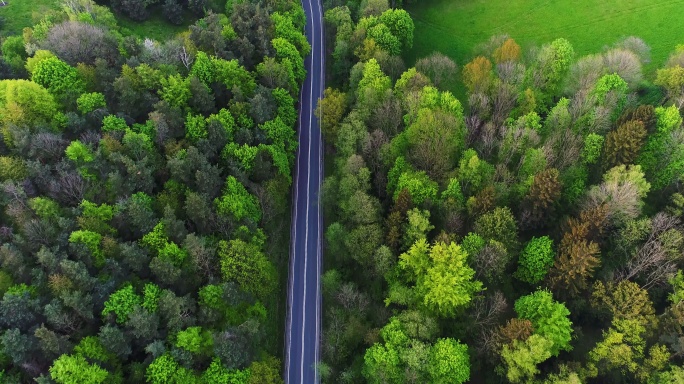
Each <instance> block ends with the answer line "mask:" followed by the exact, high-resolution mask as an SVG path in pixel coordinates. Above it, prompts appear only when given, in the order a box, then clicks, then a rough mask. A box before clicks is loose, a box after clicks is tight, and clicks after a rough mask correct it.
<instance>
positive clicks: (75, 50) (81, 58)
mask: <svg viewBox="0 0 684 384" xmlns="http://www.w3.org/2000/svg"><path fill="white" fill-rule="evenodd" d="M41 46H42V47H43V48H44V49H47V50H49V51H51V52H54V53H55V54H56V55H57V57H59V58H60V59H62V60H64V61H66V62H67V63H69V64H70V65H76V64H78V63H85V64H89V65H93V64H95V60H96V59H97V58H102V59H104V60H106V61H108V62H109V63H113V62H115V61H117V60H118V58H119V51H118V48H117V43H116V40H115V39H114V38H113V37H112V36H110V35H109V33H107V32H106V31H105V30H104V29H102V28H100V27H96V26H94V25H90V24H85V23H78V22H75V21H65V22H63V23H60V24H57V25H55V26H54V27H52V28H51V29H50V32H49V33H48V37H47V38H46V39H45V40H44V41H43V42H42V43H41Z"/></svg>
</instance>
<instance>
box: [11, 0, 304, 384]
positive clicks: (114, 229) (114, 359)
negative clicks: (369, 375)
mask: <svg viewBox="0 0 684 384" xmlns="http://www.w3.org/2000/svg"><path fill="white" fill-rule="evenodd" d="M8 3H9V5H7V7H12V6H13V5H14V2H12V1H10V2H8ZM19 3H20V2H17V4H19ZM155 3H156V4H155ZM181 3H182V4H184V6H183V7H182V8H180V4H181ZM169 4H171V5H169ZM174 4H175V6H173V5H174ZM110 5H111V9H110V8H108V7H107V6H103V5H98V4H96V3H94V2H93V1H91V0H65V1H63V2H62V3H61V5H60V6H59V7H58V8H56V9H52V10H50V11H47V12H45V13H44V14H42V15H41V16H40V17H39V18H38V19H37V21H36V22H35V23H34V24H33V25H32V26H31V27H27V28H24V29H23V33H20V34H8V35H7V36H6V37H5V38H4V39H2V46H1V48H2V49H1V50H2V57H1V59H0V135H1V136H2V140H0V208H1V209H0V244H1V245H0V297H1V300H0V382H2V383H28V382H37V383H45V384H47V383H60V384H75V383H88V384H90V383H93V384H94V383H107V384H110V383H124V382H130V383H144V382H146V383H155V384H162V383H163V384H168V383H183V384H187V383H191V384H192V383H207V384H209V383H217V384H218V383H222V384H223V383H232V384H248V383H249V384H262V383H282V379H281V362H280V356H281V354H282V339H283V337H282V327H283V324H284V321H285V320H284V318H283V313H284V305H285V304H284V300H283V299H282V297H281V296H282V295H283V292H284V288H283V285H284V281H285V280H286V273H285V276H283V273H282V271H283V268H285V270H286V268H287V258H288V255H287V249H288V241H289V237H288V233H289V231H288V228H289V194H288V191H289V187H290V185H291V183H292V175H291V173H292V172H291V169H292V166H293V159H294V155H295V151H296V147H297V141H296V132H295V130H294V126H295V122H296V118H297V111H296V99H297V98H298V94H299V88H300V86H301V83H302V81H303V79H304V76H305V72H304V64H303V57H305V56H306V55H307V54H308V52H309V50H310V47H309V44H308V42H307V41H306V38H305V37H304V35H303V30H304V21H305V18H304V17H305V16H304V11H303V9H302V7H301V5H300V4H299V2H297V1H292V0H279V1H269V2H261V1H253V2H249V1H232V2H231V1H229V2H228V4H226V6H225V10H224V9H223V6H221V9H220V11H217V12H212V11H211V9H210V8H209V5H208V4H207V3H206V2H204V1H197V0H193V1H190V2H188V3H186V2H177V1H166V2H165V3H164V4H161V3H159V2H155V1H133V0H117V1H114V0H113V1H111V4H110ZM148 6H149V10H150V12H158V11H159V10H160V7H161V10H162V11H163V12H164V14H165V15H166V16H169V15H172V13H169V12H170V11H171V10H174V9H176V10H178V9H180V10H179V12H182V14H183V15H185V16H186V17H187V18H186V19H185V21H186V22H189V23H190V24H189V26H188V27H187V28H186V29H185V31H183V32H182V33H179V34H171V33H169V34H167V38H166V39H164V40H161V41H157V40H153V39H150V38H141V37H139V36H137V35H135V34H133V33H131V31H130V30H128V29H126V28H122V27H120V26H119V24H118V20H119V19H122V18H123V17H125V16H126V15H129V16H134V15H135V16H136V17H138V18H139V19H142V18H146V17H147V16H149V15H148V14H147V13H146V12H147V11H148V8H147V7H148ZM135 7H138V8H135ZM141 7H142V8H141ZM7 9H10V8H7ZM112 10H113V12H116V13H112ZM122 20H123V19H122ZM169 20H170V21H171V22H174V23H175V22H176V21H177V20H173V19H172V18H171V17H169ZM169 25H170V24H169ZM3 34H4V33H3Z"/></svg>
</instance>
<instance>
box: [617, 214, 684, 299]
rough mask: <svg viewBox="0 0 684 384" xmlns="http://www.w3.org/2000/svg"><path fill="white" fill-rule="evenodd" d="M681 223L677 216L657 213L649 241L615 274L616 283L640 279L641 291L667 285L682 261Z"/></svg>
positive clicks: (652, 223)
mask: <svg viewBox="0 0 684 384" xmlns="http://www.w3.org/2000/svg"><path fill="white" fill-rule="evenodd" d="M680 224H681V223H680V222H679V219H677V218H676V217H673V216H670V215H668V214H665V213H663V212H659V213H657V214H656V215H655V216H654V217H653V219H651V231H650V233H649V235H648V238H647V239H646V241H645V242H644V243H643V244H642V245H641V247H639V249H638V250H637V251H636V253H634V255H632V258H631V259H630V260H629V261H628V262H627V265H626V266H625V267H624V268H622V269H620V270H618V271H617V272H616V274H615V280H616V281H622V280H639V281H640V282H642V284H640V285H641V287H642V288H644V289H649V288H651V287H653V286H656V285H661V286H664V285H667V284H668V280H669V279H670V278H672V276H674V275H675V273H676V272H677V263H678V262H679V261H681V260H682V259H683V258H684V253H683V252H682V251H683V250H684V236H682V233H681V231H680Z"/></svg>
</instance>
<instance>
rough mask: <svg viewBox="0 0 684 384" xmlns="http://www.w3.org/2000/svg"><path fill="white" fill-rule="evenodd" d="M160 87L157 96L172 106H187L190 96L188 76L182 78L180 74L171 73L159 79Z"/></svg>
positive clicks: (182, 107) (181, 107)
mask: <svg viewBox="0 0 684 384" xmlns="http://www.w3.org/2000/svg"><path fill="white" fill-rule="evenodd" d="M160 83H161V86H162V89H161V90H159V97H161V98H162V100H164V101H166V102H167V103H169V105H171V106H172V107H176V108H180V109H184V108H187V105H188V101H189V100H190V97H191V96H192V93H191V92H190V78H188V77H186V78H183V77H182V76H181V75H173V76H169V77H166V78H161V80H160Z"/></svg>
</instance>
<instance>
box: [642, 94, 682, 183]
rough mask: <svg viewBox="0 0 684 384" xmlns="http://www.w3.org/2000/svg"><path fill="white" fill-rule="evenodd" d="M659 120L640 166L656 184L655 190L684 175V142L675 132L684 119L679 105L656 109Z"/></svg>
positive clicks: (649, 139)
mask: <svg viewBox="0 0 684 384" xmlns="http://www.w3.org/2000/svg"><path fill="white" fill-rule="evenodd" d="M655 114H656V117H657V120H658V122H657V125H656V132H655V133H653V134H651V135H649V136H648V138H647V139H646V143H645V144H644V146H643V148H642V151H641V154H640V155H639V158H638V159H637V164H639V165H641V168H642V169H643V170H644V173H645V174H646V175H648V179H649V181H650V182H651V184H652V185H653V189H654V190H659V189H662V188H664V187H666V186H668V185H670V184H672V183H674V182H676V181H677V180H679V179H680V177H681V175H682V174H684V142H683V141H682V140H681V139H680V138H679V136H678V135H677V134H675V132H676V131H677V129H680V127H681V125H682V117H681V116H680V114H679V109H678V108H677V107H676V106H674V105H673V106H670V107H668V108H665V107H658V108H656V109H655Z"/></svg>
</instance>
